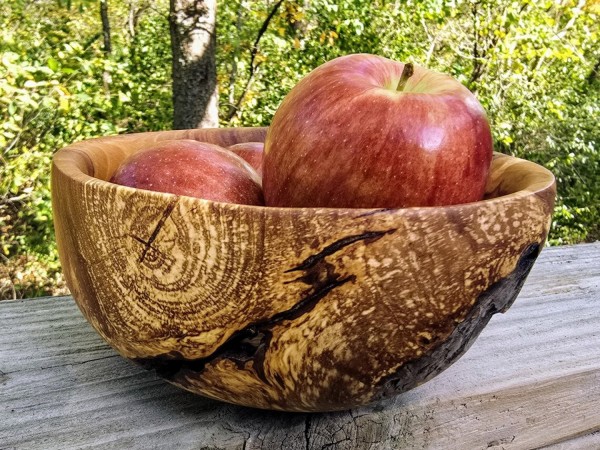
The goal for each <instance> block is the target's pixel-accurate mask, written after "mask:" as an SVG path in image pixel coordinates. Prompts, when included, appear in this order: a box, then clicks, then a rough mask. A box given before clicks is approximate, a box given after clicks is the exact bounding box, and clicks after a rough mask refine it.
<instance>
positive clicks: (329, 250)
mask: <svg viewBox="0 0 600 450" xmlns="http://www.w3.org/2000/svg"><path fill="white" fill-rule="evenodd" d="M395 231H396V229H395V228H393V229H389V230H384V231H367V232H365V233H362V234H355V235H352V236H347V237H345V238H342V239H339V240H337V241H335V242H334V243H333V244H329V245H328V246H327V247H325V248H324V249H323V250H321V251H320V252H319V253H317V254H315V255H311V256H309V257H308V258H306V259H305V260H304V261H302V263H300V265H298V266H296V267H293V268H291V269H289V270H286V271H285V273H290V272H297V271H304V270H307V269H310V268H311V267H313V266H315V265H316V264H317V263H318V262H319V261H322V260H323V259H324V258H325V257H326V256H331V255H333V254H334V253H337V252H339V251H340V250H341V249H342V248H344V247H347V246H349V245H351V244H354V243H355V242H359V241H366V242H365V243H367V244H369V243H371V242H375V241H377V240H379V239H381V238H382V237H383V236H385V235H386V234H392V233H394V232H395Z"/></svg>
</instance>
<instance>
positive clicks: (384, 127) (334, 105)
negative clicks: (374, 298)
mask: <svg viewBox="0 0 600 450" xmlns="http://www.w3.org/2000/svg"><path fill="white" fill-rule="evenodd" d="M492 150H493V145H492V136H491V133H490V127H489V124H488V120H487V118H486V114H485V111H484V110H483V108H482V106H481V105H480V104H479V102H478V101H477V99H476V98H475V96H474V95H473V94H472V93H471V92H470V91H469V90H468V89H467V88H465V87H464V86H463V85H462V84H461V83H459V82H458V81H456V80H455V79H453V78H451V77H450V76H448V75H443V74H440V73H437V72H433V71H431V70H427V69H425V68H422V67H418V66H412V65H411V64H402V63H399V62H394V61H391V60H389V59H386V58H382V57H379V56H374V55H367V54H356V55H349V56H343V57H340V58H337V59H334V60H332V61H330V62H328V63H325V64H323V65H322V66H320V67H318V68H317V69H315V70H314V71H312V72H311V73H310V74H308V75H307V76H306V77H305V78H304V79H302V80H301V81H300V82H299V83H298V84H297V85H296V86H295V87H294V88H293V89H292V90H291V91H290V92H289V94H288V95H287V96H286V97H285V99H284V100H283V102H282V104H281V106H280V107H279V109H278V110H277V112H276V113H275V115H274V117H273V121H272V123H271V126H270V127H269V130H268V132H267V137H266V141H265V156H264V163H263V164H264V165H263V191H264V194H265V201H266V204H267V205H269V206H299V207H304V206H315V207H354V208H395V207H409V206H433V205H450V204H457V203H467V202H473V201H477V200H481V199H482V197H483V194H484V188H485V184H486V180H487V177H488V172H489V168H490V163H491V159H492Z"/></svg>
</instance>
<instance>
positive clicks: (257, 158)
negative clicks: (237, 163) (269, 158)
mask: <svg viewBox="0 0 600 450" xmlns="http://www.w3.org/2000/svg"><path fill="white" fill-rule="evenodd" d="M264 146H265V144H264V143H263V142H240V143H239V144H235V145H232V146H230V147H227V148H228V149H229V150H231V151H232V152H234V153H235V154H236V155H238V156H240V157H241V158H243V159H244V160H245V161H246V162H247V163H248V164H250V165H251V166H252V167H254V169H255V170H256V171H257V172H258V174H259V175H261V176H262V165H263V149H264Z"/></svg>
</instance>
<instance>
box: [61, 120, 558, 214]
mask: <svg viewBox="0 0 600 450" xmlns="http://www.w3.org/2000/svg"><path fill="white" fill-rule="evenodd" d="M266 133H267V128H266V127H263V128H229V129H194V130H174V131H165V132H151V133H137V134H131V135H121V136H109V137H105V138H98V139H93V140H89V141H85V142H81V143H76V144H73V145H71V146H69V147H67V148H65V149H62V150H60V151H59V152H57V154H56V155H55V158H54V162H55V169H57V170H61V171H64V172H65V174H66V175H67V176H69V177H71V178H76V179H78V180H79V181H82V182H90V181H92V180H91V179H90V178H93V179H95V180H97V181H104V182H107V181H108V180H109V179H110V178H111V177H112V175H113V174H114V172H115V171H116V170H117V168H118V167H119V166H120V164H121V163H122V162H123V161H124V160H125V159H126V158H127V157H129V156H130V155H132V154H134V153H136V152H138V151H140V150H143V149H145V148H148V147H150V146H152V145H154V144H156V143H157V142H161V141H165V140H175V139H193V140H197V141H204V142H210V143H213V144H217V145H220V146H223V147H228V146H230V145H233V144H237V143H240V142H264V140H265V137H266ZM554 183H555V179H554V175H553V174H552V173H551V172H550V171H548V170H547V169H545V168H543V167H541V166H539V165H537V164H534V163H532V162H529V161H526V160H522V159H518V158H514V157H510V156H508V155H504V154H501V153H494V158H493V161H492V167H491V170H490V175H489V178H488V182H487V185H486V189H485V197H484V200H492V199H494V198H498V197H503V196H507V195H518V194H519V193H521V194H529V193H532V192H543V191H545V190H547V189H548V187H550V186H552V185H553V184H554ZM124 189H131V188H124ZM153 195H164V194H162V193H153ZM241 206H244V205H241ZM454 206H456V205H454ZM286 209H295V208H286ZM324 209H327V208H324Z"/></svg>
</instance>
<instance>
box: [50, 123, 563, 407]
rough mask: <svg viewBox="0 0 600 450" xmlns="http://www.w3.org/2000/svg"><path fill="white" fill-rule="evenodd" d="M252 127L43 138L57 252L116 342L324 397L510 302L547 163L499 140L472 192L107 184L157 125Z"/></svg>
mask: <svg viewBox="0 0 600 450" xmlns="http://www.w3.org/2000/svg"><path fill="white" fill-rule="evenodd" d="M265 133H266V129H263V128H255V129H251V128H245V129H244V128H240V129H202V130H187V131H167V132H157V133H142V134H135V135H126V136H117V137H107V138H101V139H95V140H90V141H84V142H79V143H77V144H73V145H71V146H69V147H66V148H64V149H62V150H60V151H59V152H58V153H56V155H55V157H54V163H53V171H52V189H53V207H54V220H55V226H56V236H57V240H58V248H59V253H60V259H61V262H62V267H63V270H64V273H65V276H66V279H67V282H68V285H69V287H70V289H71V292H72V294H73V296H74V298H75V300H76V301H77V303H78V305H79V307H80V308H81V311H82V312H83V314H84V316H85V317H86V319H87V320H88V321H89V322H90V323H91V324H92V325H93V327H94V328H95V329H96V330H97V331H98V333H100V335H101V336H102V337H103V338H104V339H105V340H106V341H107V342H108V343H109V344H110V345H111V346H113V347H114V348H115V349H116V350H117V351H118V352H119V353H120V354H122V355H123V356H124V357H126V358H129V359H131V360H133V361H136V362H138V363H140V364H142V365H144V366H145V367H147V368H151V369H154V370H156V372H157V373H158V374H159V375H160V376H161V377H164V378H165V379H166V380H168V381H170V382H171V383H174V384H175V385H177V386H180V387H182V388H185V389H187V390H189V391H192V392H195V393H199V394H202V395H205V396H208V397H212V398H216V399H220V400H224V401H227V402H231V403H237V404H241V405H247V406H254V407H258V408H268V409H278V410H288V411H331V410H339V409H346V408H351V407H355V406H358V405H364V404H367V403H370V402H374V401H377V400H379V399H382V398H384V397H387V396H390V395H393V394H397V393H400V392H403V391H405V390H407V389H411V388H413V387H415V386H417V385H418V384H420V383H423V382H425V381H426V380H428V379H430V378H432V377H433V376H435V375H436V374H438V373H440V372H441V371H442V370H443V369H445V368H446V367H448V366H449V365H450V364H451V363H452V362H454V361H455V360H456V359H457V358H458V357H459V356H460V355H461V354H463V353H464V352H465V351H466V349H467V348H468V347H469V345H470V344H471V343H472V342H473V340H474V339H475V338H476V337H477V335H478V334H479V333H480V331H481V330H482V329H483V327H484V326H485V325H486V324H487V322H488V321H489V319H490V317H491V315H492V314H494V313H496V312H498V311H502V312H504V311H505V310H506V309H507V308H508V307H509V306H510V305H511V303H512V302H513V301H514V299H515V297H516V296H517V294H518V292H519V290H520V289H521V286H522V284H523V282H524V280H525V277H526V276H527V274H528V273H529V271H530V269H531V267H532V265H533V263H534V261H535V259H536V257H537V256H538V253H539V252H540V250H541V248H542V246H543V244H544V241H545V239H546V236H547V233H548V228H549V226H550V216H551V213H552V208H553V202H554V197H555V183H554V177H553V176H552V174H551V173H550V172H548V171H547V170H545V169H544V168H542V167H539V166H537V165H535V164H533V163H531V162H527V161H523V160H520V159H517V158H513V157H509V156H504V155H500V154H497V155H496V156H495V159H494V161H493V166H492V171H491V176H490V179H489V183H488V186H487V196H486V199H485V200H482V201H480V202H475V203H470V204H463V205H456V206H447V207H429V208H407V209H315V208H268V207H256V206H247V205H234V204H226V203H216V202H212V201H207V200H200V199H197V198H189V197H181V196H180V197H178V196H175V195H171V194H163V193H157V192H149V191H143V190H139V189H132V188H127V187H123V186H117V185H115V184H111V183H109V182H107V181H106V180H109V179H110V177H111V175H112V174H113V172H114V171H115V170H116V168H117V166H118V165H119V164H120V163H121V162H122V161H123V160H124V158H125V157H126V156H128V155H130V154H131V153H133V152H135V151H137V150H139V149H142V148H144V147H148V146H149V145H151V144H153V143H155V142H157V141H161V140H166V139H182V138H187V139H196V140H200V141H208V142H212V143H216V144H220V145H224V146H228V145H231V144H234V143H238V142H244V141H262V140H264V137H265Z"/></svg>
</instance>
